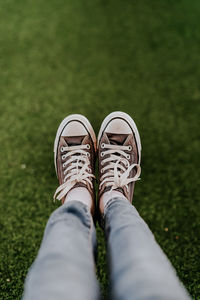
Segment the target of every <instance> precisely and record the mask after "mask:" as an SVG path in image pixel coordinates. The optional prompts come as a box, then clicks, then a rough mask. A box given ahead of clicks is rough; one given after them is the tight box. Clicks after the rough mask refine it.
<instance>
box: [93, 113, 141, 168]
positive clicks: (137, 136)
mask: <svg viewBox="0 0 200 300" xmlns="http://www.w3.org/2000/svg"><path fill="white" fill-rule="evenodd" d="M118 118H119V119H122V120H124V121H125V122H126V123H127V124H128V125H129V126H130V128H131V129H132V131H133V133H134V135H135V139H136V143H137V147H138V155H139V164H140V162H141V150H142V146H141V140H140V134H139V131H138V129H137V126H136V124H135V122H134V120H133V119H132V118H131V117H130V116H129V115H128V114H126V113H125V112H122V111H115V112H112V113H111V114H109V115H108V116H107V117H106V118H105V119H104V120H103V122H102V124H101V128H100V130H99V134H98V139H97V148H99V141H100V139H101V136H102V134H103V132H104V130H105V129H106V127H107V125H108V124H109V123H110V122H111V121H112V120H114V119H118Z"/></svg>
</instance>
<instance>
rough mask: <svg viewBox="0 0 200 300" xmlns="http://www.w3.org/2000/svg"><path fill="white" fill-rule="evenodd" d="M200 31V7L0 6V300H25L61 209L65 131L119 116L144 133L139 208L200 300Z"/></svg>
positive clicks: (125, 1) (127, 0)
mask: <svg viewBox="0 0 200 300" xmlns="http://www.w3.org/2000/svg"><path fill="white" fill-rule="evenodd" d="M199 28H200V1H199V0H192V1H191V0H173V1H172V0H160V1H156V0H151V1H147V0H140V1H135V0H85V1H80V0H67V1H66V0H17V1H14V0H4V1H1V2H0V299H4V300H6V299H20V297H21V295H22V291H23V282H24V279H25V276H26V273H27V270H28V268H29V266H30V265H31V263H32V262H33V260H34V258H35V256H36V254H37V251H38V248H39V245H40V242H41V239H42V235H43V230H44V228H45V224H46V222H47V220H48V217H49V215H50V213H51V212H52V211H53V210H54V209H55V208H56V207H58V205H59V203H56V204H54V203H53V201H52V195H53V193H54V191H55V189H56V187H57V179H56V176H55V171H54V165H53V152H52V150H53V142H54V137H55V133H56V130H57V127H58V125H59V123H60V121H61V120H62V119H63V118H64V117H65V116H66V115H68V114H71V113H81V114H84V115H86V117H88V118H89V119H90V121H91V123H92V124H93V126H94V128H95V130H96V132H98V129H99V126H100V124H101V121H102V120H103V118H104V117H105V116H106V115H107V114H108V113H110V112H111V111H114V110H122V111H125V112H128V113H129V114H130V115H131V116H132V117H133V118H134V119H135V121H136V123H137V125H138V128H139V131H140V134H141V139H142V147H143V151H142V180H141V181H140V182H138V183H137V186H136V190H135V197H134V204H135V206H136V208H137V209H138V211H139V213H140V214H141V215H142V217H143V218H144V219H145V221H146V222H147V223H148V224H149V226H150V228H151V229H152V231H153V232H154V234H155V236H156V239H157V241H158V242H159V244H160V245H161V247H162V248H163V250H164V251H165V252H166V254H167V255H168V257H169V259H170V260H171V262H172V264H173V265H174V267H175V268H176V270H177V272H178V275H179V277H180V278H181V280H182V281H183V283H184V284H185V286H186V287H187V289H188V291H189V292H190V293H191V295H192V296H193V298H194V299H200V260H199V253H200V244H199V238H200V229H199V228H200V227H199V225H200V215H199V213H200V202H199V200H200V170H199V153H200V151H199V148H200V130H199V116H200V30H199ZM98 236H99V254H98V263H97V270H98V277H99V279H100V281H101V284H102V286H103V289H104V291H106V289H107V287H108V284H107V275H106V264H105V246H104V236H103V233H102V232H101V229H98ZM105 293H106V292H105Z"/></svg>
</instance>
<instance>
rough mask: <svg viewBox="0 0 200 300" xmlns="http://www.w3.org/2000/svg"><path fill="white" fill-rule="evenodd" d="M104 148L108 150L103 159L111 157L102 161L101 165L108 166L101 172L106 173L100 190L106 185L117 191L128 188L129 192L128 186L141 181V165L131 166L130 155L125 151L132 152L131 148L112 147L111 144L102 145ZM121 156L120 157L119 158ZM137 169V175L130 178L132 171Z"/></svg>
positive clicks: (103, 152) (103, 153)
mask: <svg viewBox="0 0 200 300" xmlns="http://www.w3.org/2000/svg"><path fill="white" fill-rule="evenodd" d="M101 147H102V148H106V149H108V150H105V151H102V152H101V157H103V156H105V155H109V157H107V158H105V159H104V160H102V161H101V164H102V165H104V164H106V163H108V164H107V166H105V167H104V168H102V169H101V172H102V173H104V172H105V171H107V172H105V173H104V174H103V175H102V176H101V183H100V185H99V189H101V187H102V186H103V184H104V183H105V185H106V187H111V190H110V191H112V190H114V189H117V188H119V187H124V186H125V187H126V189H127V190H128V184H129V183H130V182H133V181H137V180H140V178H139V176H140V174H141V167H140V165H139V164H132V165H130V163H129V159H130V155H129V154H127V153H126V152H125V151H131V150H132V148H131V146H118V145H110V144H104V143H102V144H101ZM119 155H120V156H119ZM133 168H136V170H137V171H136V174H135V176H134V177H133V178H128V177H129V174H130V171H131V170H132V169H133Z"/></svg>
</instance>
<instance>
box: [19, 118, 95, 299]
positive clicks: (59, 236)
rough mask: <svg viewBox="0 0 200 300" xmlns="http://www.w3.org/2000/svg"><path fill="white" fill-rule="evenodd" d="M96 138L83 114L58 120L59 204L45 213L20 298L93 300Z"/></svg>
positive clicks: (55, 143) (55, 158)
mask: <svg viewBox="0 0 200 300" xmlns="http://www.w3.org/2000/svg"><path fill="white" fill-rule="evenodd" d="M95 150H96V137H95V133H94V130H93V129H92V126H91V125H90V123H89V121H88V120H87V119H86V118H85V117H84V116H82V115H70V116H68V117H66V118H65V119H64V120H63V121H62V122H61V124H60V126H59V128H58V130H57V134H56V138H55V142H54V163H55V169H56V174H57V177H58V180H59V187H58V188H57V190H56V192H55V195H54V198H56V199H58V200H61V201H62V203H63V206H61V207H60V208H58V209H57V210H56V211H55V212H54V213H53V214H52V216H51V217H50V219H49V222H48V224H47V227H46V230H45V234H44V239H43V242H42V245H41V248H40V251H39V254H38V257H37V258H36V261H35V262H34V264H33V266H32V268H31V270H30V272H29V275H28V278H27V280H26V285H25V292H24V300H36V299H37V300H40V299H41V300H64V299H68V300H80V299H81V300H95V299H97V298H98V296H99V290H98V283H97V280H96V277H95V264H94V255H93V250H94V244H95V229H94V224H93V219H92V215H94V212H95V191H94V182H93V180H94V177H95V176H94V165H95V163H94V158H95Z"/></svg>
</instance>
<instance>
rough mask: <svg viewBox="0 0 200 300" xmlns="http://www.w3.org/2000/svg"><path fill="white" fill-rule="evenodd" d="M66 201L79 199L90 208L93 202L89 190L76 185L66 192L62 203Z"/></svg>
mask: <svg viewBox="0 0 200 300" xmlns="http://www.w3.org/2000/svg"><path fill="white" fill-rule="evenodd" d="M66 201H80V202H82V203H83V204H85V205H87V206H88V207H89V209H90V210H91V207H92V202H93V200H92V196H91V194H90V192H89V191H88V189H87V188H85V187H76V188H73V189H71V190H70V191H69V192H68V193H67V196H66V197H65V201H64V203H65V202H66Z"/></svg>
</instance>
